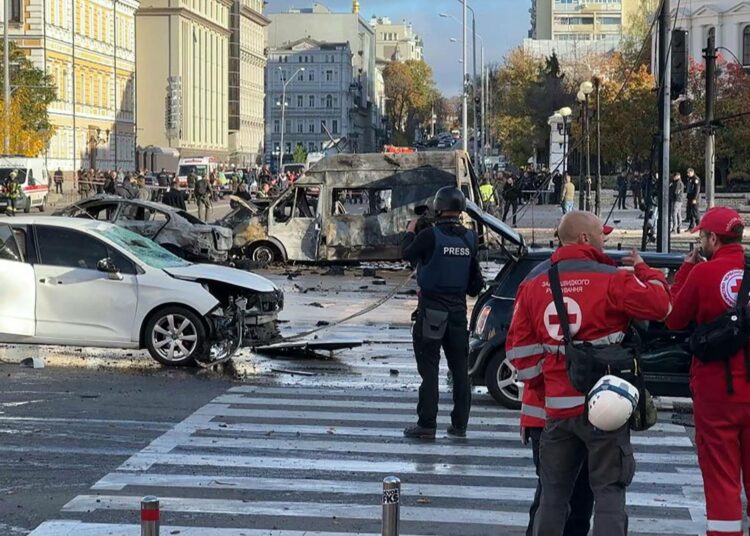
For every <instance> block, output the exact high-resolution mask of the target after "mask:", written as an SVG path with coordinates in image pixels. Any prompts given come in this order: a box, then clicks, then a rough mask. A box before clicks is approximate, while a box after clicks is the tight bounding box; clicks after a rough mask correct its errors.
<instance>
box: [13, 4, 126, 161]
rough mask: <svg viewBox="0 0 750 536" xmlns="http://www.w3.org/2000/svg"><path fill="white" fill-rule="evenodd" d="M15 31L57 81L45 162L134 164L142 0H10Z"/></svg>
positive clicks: (21, 44)
mask: <svg viewBox="0 0 750 536" xmlns="http://www.w3.org/2000/svg"><path fill="white" fill-rule="evenodd" d="M10 4H11V6H10V7H11V9H10V15H11V18H10V21H9V22H10V36H11V39H12V40H13V42H14V43H15V44H16V45H17V46H18V47H20V48H22V49H24V50H25V51H26V52H27V54H28V56H29V57H30V58H31V60H32V61H33V62H34V64H35V65H36V66H37V67H39V68H41V69H44V70H46V71H47V72H48V73H49V74H50V75H52V77H53V78H54V80H55V83H56V84H57V97H58V100H57V101H55V102H54V103H53V104H52V105H51V106H50V109H49V114H50V122H51V123H52V125H54V127H55V135H54V137H53V138H52V139H51V141H50V144H49V146H48V148H47V151H46V153H45V156H46V158H47V167H48V169H50V170H55V169H57V168H58V167H60V168H62V169H63V171H68V172H72V171H73V170H75V169H78V168H81V167H83V168H98V169H105V168H106V169H110V168H115V167H120V168H123V169H126V170H129V169H133V167H134V164H135V155H134V137H135V127H134V110H135V102H134V97H135V92H134V87H135V74H134V72H135V18H134V14H135V11H136V9H138V4H139V2H138V1H137V0H10Z"/></svg>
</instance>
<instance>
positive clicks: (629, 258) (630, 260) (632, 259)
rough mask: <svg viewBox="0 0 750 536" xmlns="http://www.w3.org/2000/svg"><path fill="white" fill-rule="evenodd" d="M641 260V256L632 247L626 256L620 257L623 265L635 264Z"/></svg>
mask: <svg viewBox="0 0 750 536" xmlns="http://www.w3.org/2000/svg"><path fill="white" fill-rule="evenodd" d="M642 262H643V257H641V254H640V253H638V250H637V249H635V248H633V249H632V250H630V253H628V254H627V255H626V256H624V257H623V258H622V264H624V265H625V266H633V267H635V266H637V265H639V264H641V263H642Z"/></svg>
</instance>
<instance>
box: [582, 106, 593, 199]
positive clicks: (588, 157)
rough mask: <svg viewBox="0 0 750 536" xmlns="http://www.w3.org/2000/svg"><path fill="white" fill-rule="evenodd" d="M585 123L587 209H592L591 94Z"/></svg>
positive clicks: (585, 114)
mask: <svg viewBox="0 0 750 536" xmlns="http://www.w3.org/2000/svg"><path fill="white" fill-rule="evenodd" d="M583 110H584V112H583V113H584V122H585V123H584V124H585V125H586V134H585V136H586V210H588V211H590V210H591V125H590V121H589V96H588V95H586V100H585V101H584V103H583Z"/></svg>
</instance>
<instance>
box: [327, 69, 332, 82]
mask: <svg viewBox="0 0 750 536" xmlns="http://www.w3.org/2000/svg"><path fill="white" fill-rule="evenodd" d="M331 81H333V71H326V82H331Z"/></svg>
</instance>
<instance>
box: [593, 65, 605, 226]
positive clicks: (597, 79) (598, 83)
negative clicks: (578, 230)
mask: <svg viewBox="0 0 750 536" xmlns="http://www.w3.org/2000/svg"><path fill="white" fill-rule="evenodd" d="M593 82H594V89H595V91H596V194H595V197H594V213H595V214H596V215H597V216H599V217H601V215H602V121H601V119H602V115H601V90H602V82H603V79H602V77H601V76H599V75H596V76H594V79H593Z"/></svg>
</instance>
